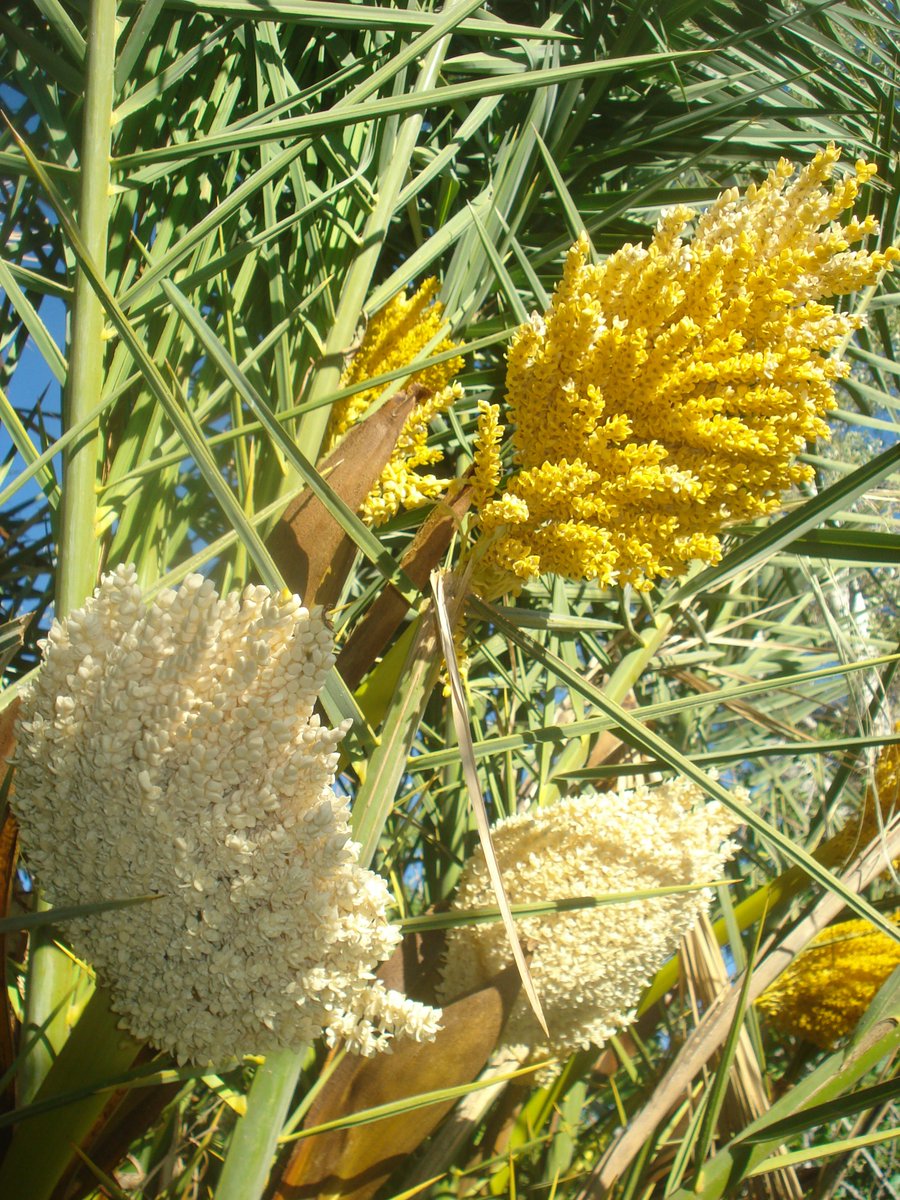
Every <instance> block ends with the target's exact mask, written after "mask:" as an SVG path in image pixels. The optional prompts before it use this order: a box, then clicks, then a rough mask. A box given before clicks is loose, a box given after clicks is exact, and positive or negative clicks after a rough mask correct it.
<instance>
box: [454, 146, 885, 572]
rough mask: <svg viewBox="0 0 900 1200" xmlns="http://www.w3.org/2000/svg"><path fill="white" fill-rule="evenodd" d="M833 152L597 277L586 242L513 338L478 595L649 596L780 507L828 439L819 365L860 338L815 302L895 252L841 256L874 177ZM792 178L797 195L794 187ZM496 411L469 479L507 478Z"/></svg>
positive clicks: (854, 237) (667, 234)
mask: <svg viewBox="0 0 900 1200" xmlns="http://www.w3.org/2000/svg"><path fill="white" fill-rule="evenodd" d="M839 161H840V151H839V150H837V149H836V148H835V147H834V146H830V147H828V149H826V150H822V151H820V152H819V153H818V154H817V155H816V156H815V158H814V159H813V161H812V162H811V163H810V164H809V165H807V166H806V167H804V168H803V170H801V171H800V173H799V175H798V176H797V178H796V179H794V180H793V181H791V177H792V175H793V173H794V168H793V166H792V165H791V164H790V163H789V162H787V161H786V160H782V161H781V162H779V164H778V166H777V167H776V168H775V170H773V171H772V172H770V174H769V176H768V178H767V179H766V180H765V181H764V182H763V183H762V184H761V185H760V186H758V187H755V186H751V187H750V188H748V189H747V191H746V193H745V194H744V195H740V194H739V193H738V191H737V189H736V188H731V189H729V190H728V191H726V192H724V193H723V194H722V195H721V196H720V197H719V198H718V200H717V201H716V202H715V203H714V204H713V205H712V207H711V208H710V209H709V210H708V211H706V212H705V213H703V214H702V215H701V216H700V218H699V220H698V221H697V224H696V228H695V230H694V232H693V235H692V236H690V237H689V238H688V237H686V236H685V233H686V230H687V227H688V224H689V222H691V221H692V220H693V219H694V217H695V215H696V214H695V213H694V212H692V211H691V210H690V209H688V208H685V207H682V206H679V207H676V208H672V209H670V210H668V211H667V212H664V213H663V215H662V216H661V218H660V221H659V224H658V225H657V228H656V232H655V234H654V236H653V239H652V241H651V242H650V244H649V246H646V247H644V246H640V245H638V246H633V245H626V246H623V247H622V249H621V250H619V251H618V252H617V253H615V254H613V255H611V256H610V257H609V258H608V259H606V261H605V262H603V263H601V264H600V265H598V266H593V265H591V263H590V261H589V244H588V241H587V238H586V236H584V235H583V236H582V237H581V238H580V239H579V240H578V241H577V242H576V244H575V245H574V246H573V247H572V249H571V250H570V251H569V254H568V257H567V259H566V263H565V269H564V272H563V277H562V281H561V282H560V284H559V286H558V287H557V289H556V292H555V294H554V296H553V299H552V302H551V304H550V307H549V309H548V310H547V312H546V313H544V314H543V316H541V315H539V314H537V313H535V314H534V315H533V316H532V318H531V320H530V321H529V322H528V323H526V324H525V325H523V326H522V327H521V328H520V329H519V331H518V333H517V334H516V336H515V338H514V340H513V343H512V346H511V347H510V351H509V356H508V367H507V376H506V387H507V402H508V406H509V413H510V416H511V418H512V421H513V422H514V425H515V432H514V436H513V441H514V463H513V467H514V470H513V473H512V475H511V476H510V477H509V478H508V479H507V480H506V482H505V484H504V485H502V490H501V491H500V494H499V495H496V496H494V497H493V498H492V499H490V498H488V499H485V500H484V501H483V502H482V506H481V513H480V518H481V530H482V534H483V538H482V545H483V547H484V553H483V562H482V566H481V576H482V579H481V590H482V591H483V592H484V591H487V592H489V593H490V592H499V591H501V590H507V589H509V590H515V589H517V588H520V587H521V586H522V584H523V583H524V582H525V581H527V580H528V579H530V578H532V577H534V576H536V575H539V574H542V573H544V572H555V573H557V574H560V575H564V576H567V577H568V578H571V579H595V580H597V582H598V583H599V584H601V585H602V586H605V585H607V584H611V583H619V584H624V583H629V584H632V585H634V586H635V587H637V588H644V589H646V588H649V587H650V586H651V585H652V582H653V580H654V579H656V578H660V577H663V578H664V577H666V576H669V575H673V574H678V573H679V572H681V571H683V570H684V569H685V567H686V565H687V564H688V563H689V562H691V561H692V560H694V559H701V560H705V561H707V562H716V561H718V559H719V557H720V555H721V548H720V543H719V538H718V534H719V532H720V530H721V529H722V527H723V525H725V524H726V523H727V522H730V521H736V520H747V519H752V518H754V517H757V516H759V515H761V514H763V513H766V512H769V511H771V510H772V509H774V508H776V507H777V506H778V505H779V504H780V502H781V496H782V493H783V492H784V491H785V490H786V489H788V488H789V487H791V486H792V485H794V484H797V483H799V482H801V481H803V480H806V479H808V478H809V477H810V476H811V468H809V467H807V466H804V465H802V464H799V463H797V462H796V459H795V456H796V454H797V453H798V451H800V450H802V449H803V447H804V445H805V443H806V442H808V441H813V440H815V439H816V438H820V437H827V435H828V428H827V426H826V424H825V423H824V421H823V420H822V418H823V416H824V414H825V413H826V412H827V411H828V410H829V409H831V408H833V407H834V398H833V387H832V385H833V381H834V380H836V379H839V378H840V377H842V376H843V375H845V374H846V373H847V368H846V367H845V366H844V365H843V364H841V363H840V362H839V361H838V360H837V359H836V358H834V357H831V356H830V352H831V351H833V350H834V349H835V348H836V347H837V346H838V345H839V343H840V342H841V341H842V339H843V338H845V337H846V336H847V335H848V334H849V333H850V332H851V331H852V330H854V329H856V328H858V327H859V325H860V323H861V322H860V319H859V318H857V317H853V316H848V315H846V314H842V313H836V312H835V311H834V310H833V309H832V308H831V307H830V306H829V305H827V304H823V303H821V301H823V300H827V299H829V298H830V297H832V296H837V295H844V294H846V293H849V292H852V291H855V290H856V289H858V288H861V287H864V286H866V285H868V284H870V283H873V282H875V281H876V280H877V279H878V277H879V275H880V274H881V272H882V271H884V270H885V269H888V270H889V269H891V267H892V265H893V263H894V262H896V261H897V260H898V258H900V250H898V249H897V248H895V247H889V248H888V249H887V250H885V251H884V252H883V253H882V252H875V253H869V252H867V251H865V250H861V249H853V248H852V247H853V246H854V245H855V244H856V243H858V242H860V240H861V239H862V238H864V237H865V236H867V235H871V234H875V233H877V231H878V226H877V224H876V222H875V221H874V219H872V218H871V217H866V218H865V219H863V220H860V219H858V218H856V217H851V218H850V219H849V221H847V223H846V224H844V225H841V224H839V223H838V222H837V220H836V219H837V218H838V217H839V216H840V215H841V213H843V212H845V211H846V210H847V209H849V208H850V207H851V206H852V205H853V203H854V201H855V199H856V196H857V193H858V191H859V187H860V185H861V184H863V183H865V182H866V181H868V180H869V179H870V178H871V177H872V175H874V174H875V168H874V167H873V166H869V165H866V164H865V163H862V162H860V163H857V165H856V172H855V175H853V176H851V177H850V178H848V179H844V180H841V181H837V182H834V183H833V185H832V186H831V187H829V185H828V181H829V180H830V179H831V178H832V175H833V173H834V171H835V168H836V166H837V164H838V162H839ZM789 181H790V182H789ZM499 415H500V414H499V407H498V406H483V407H482V412H481V417H480V428H479V435H478V439H477V442H476V446H477V454H476V459H477V460H480V466H479V468H478V474H479V478H480V479H483V480H488V479H490V478H492V477H493V476H495V475H498V474H499V453H498V448H497V441H498V439H497V437H496V426H497V422H498V418H499Z"/></svg>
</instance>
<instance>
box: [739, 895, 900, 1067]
mask: <svg viewBox="0 0 900 1200" xmlns="http://www.w3.org/2000/svg"><path fill="white" fill-rule="evenodd" d="M891 919H892V920H893V921H900V913H895V914H894V916H893V917H892V918H891ZM898 966H900V943H898V942H896V941H894V939H893V938H890V937H888V935H887V934H886V933H881V932H880V930H877V929H875V928H874V926H872V925H870V924H869V922H868V921H845V922H843V924H840V925H832V926H830V928H828V929H823V930H822V932H821V933H820V934H818V935H817V936H816V937H814V938H813V940H812V941H811V942H810V944H809V946H807V948H806V949H805V950H803V951H802V952H801V953H800V954H798V955H797V957H796V958H795V959H794V961H793V962H792V963H791V965H790V966H789V967H788V968H787V970H786V971H784V972H783V973H782V974H781V975H780V976H779V978H778V979H777V980H776V981H775V983H773V984H772V986H771V987H770V988H768V989H767V990H766V991H765V992H764V993H763V994H762V996H760V998H759V1000H757V1005H758V1006H759V1007H760V1008H761V1009H762V1010H763V1012H764V1013H765V1014H766V1016H767V1017H768V1018H769V1019H770V1020H771V1022H772V1024H773V1025H774V1026H775V1027H776V1029H780V1030H781V1031H782V1032H783V1033H790V1034H793V1035H794V1036H795V1037H800V1038H805V1039H806V1041H808V1042H813V1043H814V1044H815V1045H817V1046H821V1047H822V1049H823V1050H830V1049H832V1048H833V1047H834V1046H835V1045H836V1044H837V1043H838V1042H839V1041H840V1040H841V1039H842V1038H845V1037H849V1036H850V1035H851V1034H852V1033H853V1031H854V1029H855V1028H856V1026H857V1025H858V1024H859V1020H860V1017H862V1015H863V1013H864V1012H865V1011H866V1009H867V1008H868V1007H869V1005H870V1004H871V1002H872V1000H873V998H874V996H875V993H876V992H877V991H878V989H879V988H880V987H881V986H882V984H883V983H884V982H885V980H886V979H887V978H888V976H889V975H890V974H891V972H892V971H893V970H894V969H895V968H896V967H898Z"/></svg>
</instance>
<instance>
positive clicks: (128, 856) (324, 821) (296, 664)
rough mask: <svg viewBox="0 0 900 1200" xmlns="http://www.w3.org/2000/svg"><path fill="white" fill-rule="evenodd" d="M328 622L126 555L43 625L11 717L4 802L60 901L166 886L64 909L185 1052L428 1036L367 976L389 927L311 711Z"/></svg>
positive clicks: (382, 951) (144, 1015) (423, 1016)
mask: <svg viewBox="0 0 900 1200" xmlns="http://www.w3.org/2000/svg"><path fill="white" fill-rule="evenodd" d="M332 662H333V655H332V637H331V632H330V630H329V628H328V626H327V625H326V623H325V622H324V620H323V619H322V617H321V615H320V614H319V613H315V612H314V613H309V612H307V610H306V609H304V608H302V607H301V604H300V601H299V599H298V598H297V597H296V596H287V595H285V596H283V597H281V598H278V597H273V596H272V595H270V593H269V591H268V589H267V588H265V587H248V588H247V589H246V590H245V591H244V592H243V594H242V595H239V594H238V593H237V592H233V593H231V594H229V595H228V596H226V597H224V598H220V597H219V596H218V595H217V593H216V591H215V590H214V588H213V585H212V583H211V582H210V581H209V580H205V579H203V577H202V576H200V575H191V576H189V577H188V579H186V580H185V582H184V584H183V585H182V586H181V588H180V589H178V590H168V591H163V592H161V593H160V594H159V595H158V596H157V598H156V599H155V601H153V603H152V604H149V605H148V604H147V603H146V602H145V600H144V599H143V597H142V595H141V590H140V588H139V586H138V584H137V578H136V574H135V571H134V568H133V567H119V568H118V569H117V570H116V571H114V572H113V573H112V574H109V575H106V576H104V577H103V580H102V582H101V585H100V587H99V588H98V589H97V591H96V592H95V593H94V597H93V599H92V600H89V601H88V602H87V603H86V604H85V606H84V607H83V608H82V609H80V610H78V611H77V612H73V613H71V614H70V615H69V616H68V618H67V619H66V620H64V621H57V622H54V624H53V627H52V629H51V630H50V634H49V636H48V638H47V640H46V642H45V644H44V663H43V667H42V668H41V671H40V673H39V675H38V676H37V679H36V682H35V683H34V684H33V685H32V686H31V687H30V689H29V690H28V691H27V693H26V694H25V695H24V696H23V699H22V706H21V710H20V715H19V720H18V729H17V737H18V750H17V756H16V763H17V777H16V796H15V808H16V815H17V816H18V819H19V823H20V825H21V830H22V839H23V844H24V846H25V849H26V851H27V858H28V862H29V865H30V867H31V868H32V869H33V870H34V872H35V874H36V875H37V877H38V879H39V881H40V883H41V885H42V887H43V889H44V891H45V894H46V896H47V898H48V899H49V900H50V901H51V902H52V903H54V904H57V905H64V904H75V903H82V902H89V901H94V900H109V899H118V898H123V897H133V896H142V895H150V894H152V895H156V896H159V897H160V899H157V900H154V901H152V902H151V903H147V904H139V905H135V906H132V907H130V908H126V909H121V910H115V911H112V912H108V913H104V914H101V915H97V916H92V917H90V918H87V917H86V918H80V919H79V920H77V921H75V922H72V923H71V924H67V925H66V928H65V932H66V936H67V937H68V938H69V939H70V940H71V943H72V945H73V947H74V948H75V950H76V951H77V952H78V953H79V954H80V955H83V956H84V957H85V958H86V959H87V960H88V961H89V962H91V963H92V964H93V965H94V967H95V968H96V970H97V974H98V978H99V979H100V981H101V982H103V983H104V984H106V986H107V987H108V988H109V990H110V993H111V996H112V1003H113V1007H114V1009H115V1011H117V1012H118V1013H120V1014H121V1016H122V1024H123V1026H125V1027H126V1028H128V1029H129V1030H130V1031H131V1032H132V1033H133V1034H134V1035H135V1036H137V1037H138V1038H142V1039H146V1040H147V1041H150V1042H151V1043H153V1044H154V1045H156V1046H159V1047H160V1048H163V1049H167V1050H170V1051H172V1052H174V1053H175V1054H176V1055H177V1056H178V1058H179V1060H180V1061H184V1060H186V1059H190V1060H193V1061H195V1062H198V1063H208V1062H212V1061H221V1060H223V1059H225V1058H227V1057H230V1056H232V1055H240V1054H244V1053H248V1052H254V1053H265V1052H266V1051H267V1050H270V1049H274V1048H276V1047H297V1048H299V1047H300V1046H301V1045H302V1044H303V1043H304V1042H305V1041H307V1040H308V1039H310V1038H312V1037H316V1036H318V1035H319V1034H320V1033H322V1032H323V1030H324V1031H325V1034H326V1037H328V1038H329V1040H331V1041H334V1040H336V1039H337V1038H338V1037H345V1038H346V1039H347V1042H348V1045H349V1048H350V1049H351V1050H354V1051H356V1052H361V1053H363V1054H370V1053H373V1052H374V1051H376V1050H381V1049H385V1048H388V1046H389V1042H390V1039H391V1037H393V1036H394V1035H410V1036H413V1037H415V1038H418V1039H427V1038H431V1037H433V1036H434V1034H435V1032H436V1030H437V1027H438V1024H437V1023H438V1018H439V1016H440V1013H439V1010H434V1009H429V1008H425V1007H424V1006H423V1005H419V1004H415V1003H413V1002H412V1001H408V1000H406V998H405V997H403V996H401V995H399V994H398V993H396V992H389V991H387V989H386V988H385V987H384V985H383V984H382V983H381V982H380V981H379V980H376V979H374V977H373V971H374V968H375V967H376V966H377V965H378V964H379V963H380V962H382V961H383V960H384V959H386V958H387V957H388V956H389V955H390V954H391V952H392V951H393V949H394V947H395V946H396V944H397V942H398V941H399V938H400V935H399V933H398V932H397V930H396V929H395V928H394V927H393V926H392V925H390V924H389V923H388V920H387V916H386V910H387V907H388V904H389V902H390V896H389V892H388V889H387V886H386V884H385V882H384V880H382V879H381V878H380V877H379V876H378V875H375V874H373V873H372V872H371V871H368V870H365V869H363V868H362V867H360V866H359V865H358V862H357V857H358V850H359V848H358V846H357V845H356V844H355V843H354V842H352V841H351V840H350V830H349V824H348V808H347V804H346V802H345V801H343V800H340V799H338V798H337V796H336V795H335V794H334V792H333V790H332V786H331V785H332V783H333V780H334V770H335V766H336V763H337V754H336V750H335V748H336V746H337V744H338V742H339V741H340V739H341V737H342V735H343V732H344V731H343V730H341V729H338V730H331V729H326V728H323V727H322V726H321V724H320V722H319V718H318V716H317V715H315V714H314V712H313V708H314V706H315V703H316V698H317V696H318V692H319V689H320V687H321V686H322V683H323V681H324V679H325V675H326V673H327V672H328V670H329V668H330V667H331V664H332Z"/></svg>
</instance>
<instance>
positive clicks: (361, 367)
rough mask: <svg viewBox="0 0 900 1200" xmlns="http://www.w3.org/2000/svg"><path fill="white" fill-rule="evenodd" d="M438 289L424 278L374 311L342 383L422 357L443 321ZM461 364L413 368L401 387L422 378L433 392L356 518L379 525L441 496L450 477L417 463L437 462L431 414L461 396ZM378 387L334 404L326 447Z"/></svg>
mask: <svg viewBox="0 0 900 1200" xmlns="http://www.w3.org/2000/svg"><path fill="white" fill-rule="evenodd" d="M439 286H440V285H439V283H438V280H437V279H426V280H425V282H424V283H423V284H422V285H421V286H420V287H419V288H418V290H417V291H416V292H414V293H413V294H412V295H411V296H407V295H406V294H405V293H404V292H399V293H398V294H397V295H396V296H394V297H392V299H390V300H389V301H388V302H387V304H386V305H385V306H384V307H383V308H381V309H379V311H378V312H377V313H376V314H375V316H374V317H372V319H371V320H370V321H369V324H368V326H367V328H366V332H365V335H364V337H363V339H362V342H361V344H360V346H359V349H358V350H357V352H356V353H355V354H354V356H353V359H352V361H351V362H350V364H349V366H348V367H347V369H346V370H345V371H344V374H343V375H342V376H341V386H342V387H351V386H352V385H353V384H357V383H364V382H365V381H366V380H368V379H374V378H376V377H377V376H379V375H386V374H388V373H389V372H391V371H398V370H400V369H401V368H403V367H406V366H409V364H410V363H412V362H413V361H414V360H415V359H416V358H417V357H418V356H419V355H420V354H422V352H423V351H424V350H425V348H426V347H427V346H428V343H429V342H431V341H432V339H434V338H436V337H437V336H438V334H439V333H440V329H441V325H442V323H443V312H444V309H443V305H442V304H441V303H440V301H438V300H436V299H435V294H436V293H437V290H438V288H439ZM455 348H456V343H455V342H453V341H451V340H450V338H447V337H445V338H442V339H441V340H439V341H438V342H437V344H436V345H435V346H434V347H433V348H432V350H431V356H432V357H433V356H437V355H440V354H443V353H445V352H446V351H449V350H454V349H455ZM462 367H463V360H462V359H461V358H459V357H453V358H448V359H446V360H445V361H443V362H439V363H432V364H430V365H428V366H425V367H424V368H422V369H421V370H418V371H416V372H414V373H413V374H412V375H411V376H410V378H409V379H408V380H407V381H406V386H408V385H409V384H410V383H419V384H421V385H422V386H423V387H426V388H428V389H429V390H430V392H431V393H432V394H431V396H430V397H428V398H426V399H425V400H423V401H421V402H420V403H418V404H417V405H416V407H415V409H414V410H413V411H412V413H410V415H409V417H408V418H407V420H406V422H405V424H404V426H403V429H402V430H401V432H400V436H399V438H398V439H397V444H396V446H395V448H394V451H393V454H392V455H391V458H390V461H389V462H388V464H387V466H386V467H385V469H384V471H383V473H382V475H381V478H380V479H379V480H378V482H377V483H376V485H375V487H374V488H373V489H372V491H371V493H370V494H369V496H367V498H366V501H365V504H364V505H363V508H362V513H361V515H362V517H363V519H364V520H366V521H367V522H368V523H369V524H371V525H380V524H382V523H383V522H384V521H387V520H389V519H390V518H391V517H392V516H394V515H395V514H396V513H397V512H399V510H400V509H401V508H418V507H420V506H421V505H423V504H427V503H429V502H430V501H433V500H437V499H438V498H439V497H440V496H441V495H442V494H443V492H444V490H445V488H446V486H447V480H446V479H441V478H439V477H438V476H436V475H433V474H421V473H420V472H419V468H420V467H429V466H434V465H436V464H437V463H439V462H440V461H441V460H442V457H443V455H442V454H441V452H440V450H437V449H434V448H431V447H429V446H428V429H429V425H430V423H431V422H432V421H433V420H434V418H435V417H436V416H438V415H440V414H441V413H443V412H446V411H447V409H448V408H449V407H450V405H451V404H453V402H454V401H455V400H457V399H458V398H459V397H460V396H461V395H462V389H461V387H460V386H459V384H452V383H451V381H452V380H453V377H454V376H455V375H457V374H458V373H459V372H460V371H461V370H462ZM383 391H384V386H383V385H381V386H375V387H372V388H366V389H364V390H362V391H359V392H356V393H355V394H354V395H352V396H348V397H346V398H345V399H344V400H339V401H338V402H337V403H336V404H335V406H334V408H333V409H332V414H331V421H330V423H329V426H328V437H327V448H328V449H331V448H332V447H333V446H334V445H335V444H336V443H337V442H338V441H339V440H340V438H341V437H342V436H343V435H344V434H345V433H346V432H347V430H348V429H350V428H351V426H353V425H355V424H356V423H357V421H359V420H361V419H362V417H363V416H364V415H365V413H366V411H367V410H368V409H369V407H370V406H371V405H372V404H374V403H375V401H376V400H377V399H378V398H379V396H380V395H381V394H382V392H383Z"/></svg>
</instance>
